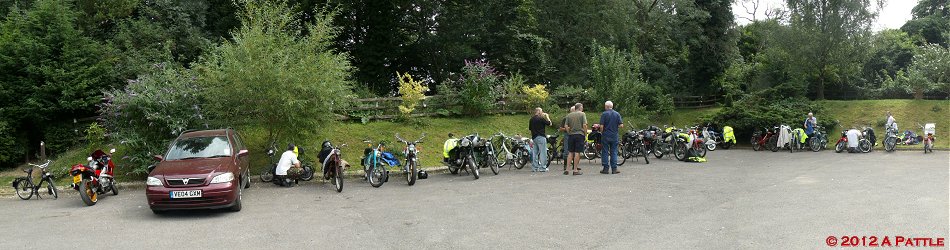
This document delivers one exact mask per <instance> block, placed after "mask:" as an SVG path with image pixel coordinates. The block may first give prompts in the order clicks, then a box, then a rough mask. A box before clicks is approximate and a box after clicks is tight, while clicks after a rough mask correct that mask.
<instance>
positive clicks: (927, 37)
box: [901, 0, 950, 46]
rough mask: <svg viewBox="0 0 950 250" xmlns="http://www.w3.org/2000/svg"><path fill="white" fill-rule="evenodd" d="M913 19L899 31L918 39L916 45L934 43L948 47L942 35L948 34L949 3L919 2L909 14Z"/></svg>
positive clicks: (927, 0)
mask: <svg viewBox="0 0 950 250" xmlns="http://www.w3.org/2000/svg"><path fill="white" fill-rule="evenodd" d="M911 13H912V14H913V18H912V19H911V20H910V21H907V23H904V26H901V30H903V31H904V32H907V33H908V34H910V35H911V36H917V37H919V38H920V42H918V45H924V44H928V43H936V44H940V45H943V46H947V45H948V42H950V41H948V40H947V39H946V38H944V34H945V33H947V32H950V20H948V18H950V1H947V0H919V1H917V5H916V6H914V9H913V10H912V12H911Z"/></svg>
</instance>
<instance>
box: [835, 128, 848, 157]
mask: <svg viewBox="0 0 950 250" xmlns="http://www.w3.org/2000/svg"><path fill="white" fill-rule="evenodd" d="M846 148H848V130H847V129H842V130H841V138H838V142H836V143H835V153H841V152H843V151H844V149H846Z"/></svg>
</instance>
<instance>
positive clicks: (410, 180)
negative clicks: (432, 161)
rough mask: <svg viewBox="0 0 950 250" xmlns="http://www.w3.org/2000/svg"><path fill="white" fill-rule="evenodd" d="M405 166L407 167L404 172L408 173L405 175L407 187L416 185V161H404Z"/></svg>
mask: <svg viewBox="0 0 950 250" xmlns="http://www.w3.org/2000/svg"><path fill="white" fill-rule="evenodd" d="M406 165H407V166H406V170H407V171H409V173H406V184H409V186H412V185H415V184H416V178H418V177H417V176H416V175H417V173H416V161H415V159H412V160H406Z"/></svg>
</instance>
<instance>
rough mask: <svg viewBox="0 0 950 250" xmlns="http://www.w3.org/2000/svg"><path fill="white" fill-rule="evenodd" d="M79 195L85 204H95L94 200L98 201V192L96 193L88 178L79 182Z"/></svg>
mask: <svg viewBox="0 0 950 250" xmlns="http://www.w3.org/2000/svg"><path fill="white" fill-rule="evenodd" d="M79 197H80V198H82V202H83V203H86V206H93V205H96V202H99V193H96V191H95V190H93V188H92V182H91V181H89V180H85V179H84V180H82V182H81V183H79Z"/></svg>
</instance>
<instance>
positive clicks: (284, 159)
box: [274, 143, 300, 187]
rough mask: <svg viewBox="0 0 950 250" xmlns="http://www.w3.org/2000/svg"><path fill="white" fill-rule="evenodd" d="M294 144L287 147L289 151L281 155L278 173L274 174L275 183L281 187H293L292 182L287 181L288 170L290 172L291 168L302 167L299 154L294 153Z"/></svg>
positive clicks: (278, 162)
mask: <svg viewBox="0 0 950 250" xmlns="http://www.w3.org/2000/svg"><path fill="white" fill-rule="evenodd" d="M294 148H295V146H294V144H293V143H291V144H289V145H287V151H284V153H283V154H281V155H280V160H279V161H277V171H275V173H274V175H275V176H274V177H275V178H274V181H277V184H280V185H281V186H287V187H290V186H292V184H291V183H293V182H291V181H290V180H288V179H287V170H290V168H291V167H297V168H299V167H300V161H299V160H297V154H296V153H294Z"/></svg>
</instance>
